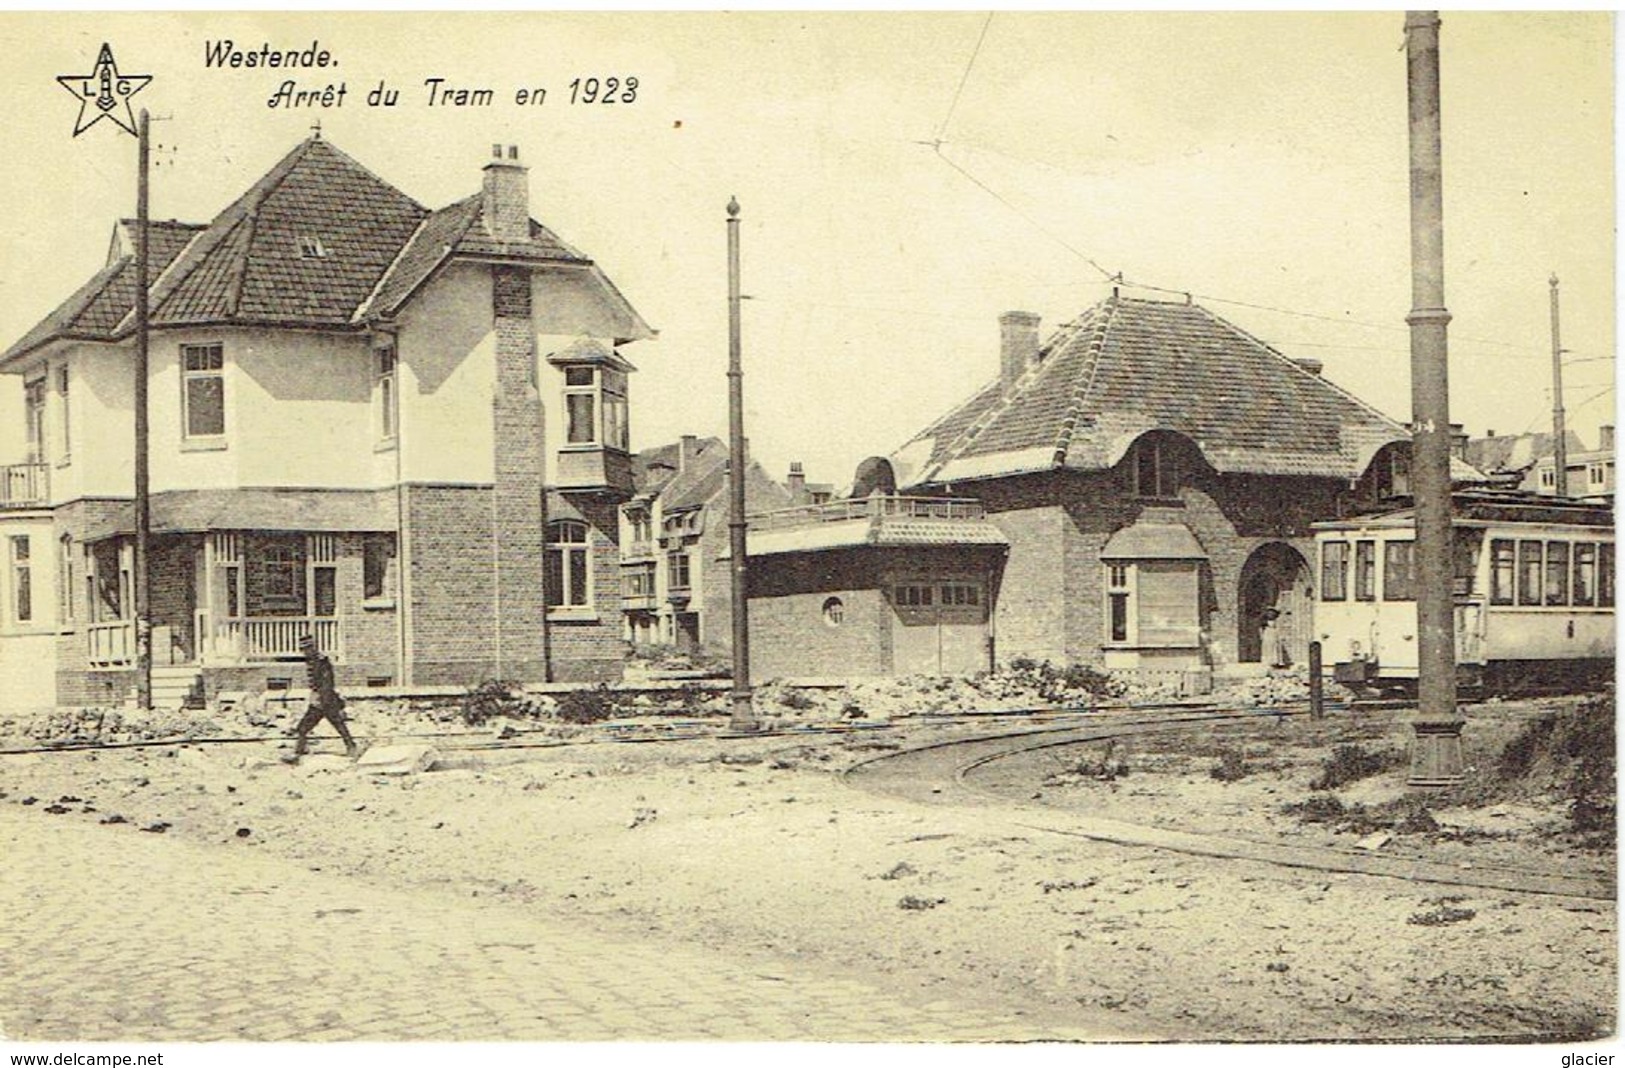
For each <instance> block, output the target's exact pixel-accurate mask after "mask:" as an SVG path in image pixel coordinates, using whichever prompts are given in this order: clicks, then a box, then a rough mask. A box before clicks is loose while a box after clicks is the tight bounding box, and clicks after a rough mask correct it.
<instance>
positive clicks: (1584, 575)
mask: <svg viewBox="0 0 1625 1068" xmlns="http://www.w3.org/2000/svg"><path fill="white" fill-rule="evenodd" d="M1574 603H1575V604H1577V605H1592V604H1596V603H1597V546H1596V545H1595V544H1593V543H1591V542H1589V541H1582V542H1579V543H1578V544H1576V545H1575V546H1574Z"/></svg>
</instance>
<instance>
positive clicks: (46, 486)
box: [0, 464, 51, 508]
mask: <svg viewBox="0 0 1625 1068" xmlns="http://www.w3.org/2000/svg"><path fill="white" fill-rule="evenodd" d="M50 498H51V478H50V468H49V467H48V466H47V465H46V464H4V465H0V508H34V507H37V506H39V505H42V504H47V503H49V501H50Z"/></svg>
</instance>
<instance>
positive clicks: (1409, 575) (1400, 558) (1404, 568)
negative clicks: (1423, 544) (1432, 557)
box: [1382, 541, 1416, 601]
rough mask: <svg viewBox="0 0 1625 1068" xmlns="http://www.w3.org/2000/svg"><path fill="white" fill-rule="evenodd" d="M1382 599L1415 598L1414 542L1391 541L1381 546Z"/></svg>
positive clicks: (1403, 599) (1400, 599)
mask: <svg viewBox="0 0 1625 1068" xmlns="http://www.w3.org/2000/svg"><path fill="white" fill-rule="evenodd" d="M1382 599H1383V600H1385V601H1414V600H1416V543H1415V542H1414V541H1391V542H1389V543H1388V544H1387V545H1385V546H1383V553H1382Z"/></svg>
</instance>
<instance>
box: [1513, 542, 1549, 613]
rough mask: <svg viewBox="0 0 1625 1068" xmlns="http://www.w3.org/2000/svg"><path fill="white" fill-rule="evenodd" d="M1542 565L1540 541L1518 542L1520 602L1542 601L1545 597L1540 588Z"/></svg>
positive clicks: (1535, 602)
mask: <svg viewBox="0 0 1625 1068" xmlns="http://www.w3.org/2000/svg"><path fill="white" fill-rule="evenodd" d="M1541 565H1542V560H1541V558H1540V542H1538V541H1520V542H1519V543H1518V603H1519V604H1540V603H1541V601H1542V599H1543V598H1542V597H1541V588H1540V571H1541Z"/></svg>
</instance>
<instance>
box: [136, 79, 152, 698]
mask: <svg viewBox="0 0 1625 1068" xmlns="http://www.w3.org/2000/svg"><path fill="white" fill-rule="evenodd" d="M147 127H148V118H147V109H146V108H142V109H141V121H140V126H139V130H140V133H139V134H138V135H137V140H138V142H139V146H140V147H139V148H138V149H137V152H136V155H137V157H138V158H137V162H136V166H137V169H138V174H137V176H136V186H135V189H136V193H135V699H136V705H137V706H138V707H140V708H143V709H149V708H151V707H152V617H151V608H150V605H149V603H148V600H149V598H148V587H147V561H148V539H149V537H150V534H151V526H152V512H151V507H150V502H149V494H150V491H151V486H150V484H149V478H148V472H147V272H148V265H149V261H148V254H147V164H148V155H149V151H148V150H149V145H150V143H151V141H150V138H149V137H148V132H147Z"/></svg>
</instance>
